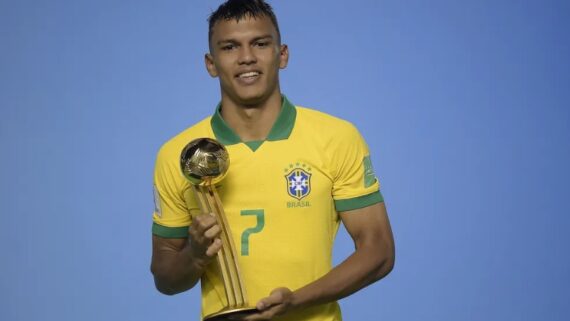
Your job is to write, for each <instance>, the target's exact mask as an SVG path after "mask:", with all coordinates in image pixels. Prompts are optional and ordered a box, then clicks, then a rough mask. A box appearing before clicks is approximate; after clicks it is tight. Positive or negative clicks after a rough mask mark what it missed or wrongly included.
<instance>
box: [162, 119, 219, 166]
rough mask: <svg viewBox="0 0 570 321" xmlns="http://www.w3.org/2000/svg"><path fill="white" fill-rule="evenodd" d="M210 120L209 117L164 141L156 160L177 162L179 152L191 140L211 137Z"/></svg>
mask: <svg viewBox="0 0 570 321" xmlns="http://www.w3.org/2000/svg"><path fill="white" fill-rule="evenodd" d="M211 118H212V117H211V116H209V117H206V118H204V119H203V120H201V121H200V122H198V123H196V124H195V125H193V126H191V127H188V128H186V129H185V130H183V131H182V132H180V133H178V134H176V135H175V136H173V137H172V138H170V139H169V140H168V141H166V142H165V143H164V144H163V145H162V146H161V147H160V150H159V151H158V159H159V160H160V159H174V160H176V161H178V158H179V157H180V152H181V151H182V149H183V148H184V147H185V146H186V144H188V143H189V142H190V141H191V140H193V139H196V138H200V137H212V135H213V133H212V127H211V125H210V121H211Z"/></svg>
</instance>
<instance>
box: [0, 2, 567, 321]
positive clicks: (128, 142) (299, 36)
mask: <svg viewBox="0 0 570 321" xmlns="http://www.w3.org/2000/svg"><path fill="white" fill-rule="evenodd" d="M219 3H220V1H179V0H178V1H142V0H136V1H135V0H122V1H110V0H100V1H71V0H59V1H58V0H54V1H29V0H18V1H16V0H2V1H0V108H1V114H0V115H1V117H0V141H1V157H0V178H1V179H0V197H1V205H2V214H1V215H2V232H1V233H0V251H1V253H2V263H1V265H0V289H1V291H0V319H1V320H10V321H12V320H25V321H36V320H46V321H51V320H88V321H90V320H94V321H95V320H97V321H100V320H113V321H114V320H137V321H142V320H149V321H150V320H153V321H155V320H196V319H197V316H198V313H199V312H198V309H199V302H198V301H199V300H198V298H199V294H198V291H197V290H192V291H190V292H187V293H184V294H181V295H177V296H174V297H168V296H163V295H161V294H159V293H158V292H157V291H156V290H155V289H154V286H153V282H152V278H151V274H150V273H149V260H150V227H151V211H152V209H153V203H152V189H151V186H152V183H151V181H152V178H151V175H152V170H153V165H154V158H155V154H156V152H157V150H158V148H159V146H160V145H161V144H162V143H163V142H164V141H165V140H167V139H168V138H169V137H171V136H172V135H174V134H175V133H177V132H179V131H181V130H182V129H184V128H186V127H187V126H189V125H191V124H192V123H194V122H196V121H198V120H200V119H202V118H203V117H205V116H207V115H209V114H210V113H211V112H212V111H213V107H214V105H215V104H216V103H217V102H218V99H219V98H218V97H219V89H218V83H217V80H216V79H211V78H210V77H209V76H208V75H207V74H206V71H205V69H204V66H203V54H204V52H205V51H206V50H207V42H206V33H207V25H206V18H207V16H208V14H209V12H210V11H211V10H212V9H215V7H217V5H218V4H219ZM273 4H274V7H275V10H276V12H277V14H278V17H279V19H280V24H281V30H282V34H283V40H284V42H286V43H287V44H289V48H290V51H291V60H290V64H289V67H288V69H287V70H285V71H284V72H282V74H281V75H282V89H283V91H284V92H285V93H286V94H287V95H288V96H289V98H290V99H291V100H292V101H293V102H294V103H296V104H301V105H305V106H312V107H315V108H318V109H320V110H322V111H325V112H328V113H331V114H333V115H336V116H340V117H342V118H345V119H348V120H350V121H352V122H353V123H355V124H356V125H357V126H358V127H359V128H360V130H361V132H362V133H363V135H364V136H365V137H366V138H367V140H368V143H369V145H370V149H371V151H372V155H373V156H372V157H373V164H374V167H375V169H376V171H377V174H378V176H379V177H380V179H381V183H382V185H383V188H382V190H383V193H384V196H385V198H386V200H387V205H388V209H389V213H390V217H391V220H392V224H393V229H394V233H395V237H396V243H397V264H396V268H395V270H394V271H393V273H392V274H391V275H390V276H389V277H388V278H387V279H385V280H383V281H381V282H380V283H377V284H375V285H373V286H371V287H369V288H367V289H365V290H363V291H361V292H359V293H357V294H356V295H353V296H351V297H349V298H347V299H345V300H342V301H341V305H342V308H343V310H344V315H345V319H346V320H406V321H409V320H489V321H490V320H567V318H568V315H569V313H570V311H569V308H568V298H569V297H570V290H569V289H570V280H569V278H570V259H569V254H568V253H569V250H568V245H569V244H570V236H569V234H568V228H569V227H570V226H569V225H570V224H569V223H570V220H569V214H570V206H569V205H568V199H569V191H570V189H569V188H568V183H569V182H570V171H569V170H568V166H569V165H570V106H569V98H570V94H569V90H570V86H569V85H570V83H569V80H570V79H569V78H570V62H569V57H570V42H569V41H568V39H569V38H568V30H569V29H567V28H569V27H570V26H569V24H570V23H569V21H570V2H568V1H548V0H543V1H524V0H523V1H497V0H495V1H490V0H478V1H452V0H448V1H445V0H432V1H423V0H422V1H420V0H410V1H371V0H369V1H353V2H347V1H342V2H341V1H338V2H336V1H324V0H319V1H278V0H274V1H273ZM351 250H352V245H351V242H350V240H349V238H348V237H347V235H346V233H345V232H344V231H341V232H340V234H339V237H338V238H337V245H336V247H335V262H339V261H340V260H341V259H342V258H343V257H345V256H346V255H347V254H348V253H350V252H351Z"/></svg>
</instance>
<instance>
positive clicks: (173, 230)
mask: <svg viewBox="0 0 570 321" xmlns="http://www.w3.org/2000/svg"><path fill="white" fill-rule="evenodd" d="M152 234H154V235H158V236H160V237H165V238H169V239H179V238H187V237H188V226H182V227H168V226H162V225H159V224H156V223H152Z"/></svg>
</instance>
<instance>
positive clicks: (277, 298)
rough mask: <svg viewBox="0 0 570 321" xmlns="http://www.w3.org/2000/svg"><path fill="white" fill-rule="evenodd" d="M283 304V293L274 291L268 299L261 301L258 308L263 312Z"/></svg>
mask: <svg viewBox="0 0 570 321" xmlns="http://www.w3.org/2000/svg"><path fill="white" fill-rule="evenodd" d="M282 302H283V293H282V292H281V291H277V290H274V291H273V292H271V294H270V295H269V296H268V297H265V298H263V299H261V300H259V302H257V304H256V308H257V309H258V310H260V311H263V310H265V309H268V308H270V307H271V306H274V305H276V304H279V303H282Z"/></svg>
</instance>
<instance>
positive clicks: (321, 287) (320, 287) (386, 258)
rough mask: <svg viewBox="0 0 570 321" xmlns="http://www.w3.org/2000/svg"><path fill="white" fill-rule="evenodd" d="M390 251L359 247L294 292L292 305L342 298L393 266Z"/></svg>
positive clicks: (371, 281)
mask: <svg viewBox="0 0 570 321" xmlns="http://www.w3.org/2000/svg"><path fill="white" fill-rule="evenodd" d="M392 253H393V250H391V249H389V248H386V249H385V251H379V250H378V248H377V247H375V246H362V247H360V248H358V249H357V250H356V251H355V252H354V253H353V254H352V255H351V256H349V257H348V258H347V259H346V260H345V261H343V262H342V263H341V264H339V265H338V266H336V267H335V268H334V269H332V270H331V271H330V272H329V273H327V274H325V275H324V276H323V277H321V278H320V279H318V280H316V281H315V282H312V283H310V284H308V285H306V286H304V287H302V288H300V289H298V290H296V291H294V293H293V306H294V307H295V308H304V307H309V306H313V305H317V304H322V303H326V302H331V301H336V300H339V299H342V298H344V297H346V296H349V295H350V294H352V293H354V292H356V291H358V290H360V289H362V288H364V287H366V286H367V285H369V284H371V283H373V282H375V281H377V280H379V279H381V278H383V277H384V276H386V275H387V274H388V273H389V272H390V271H391V270H392V267H393V264H394V259H393V254H392Z"/></svg>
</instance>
